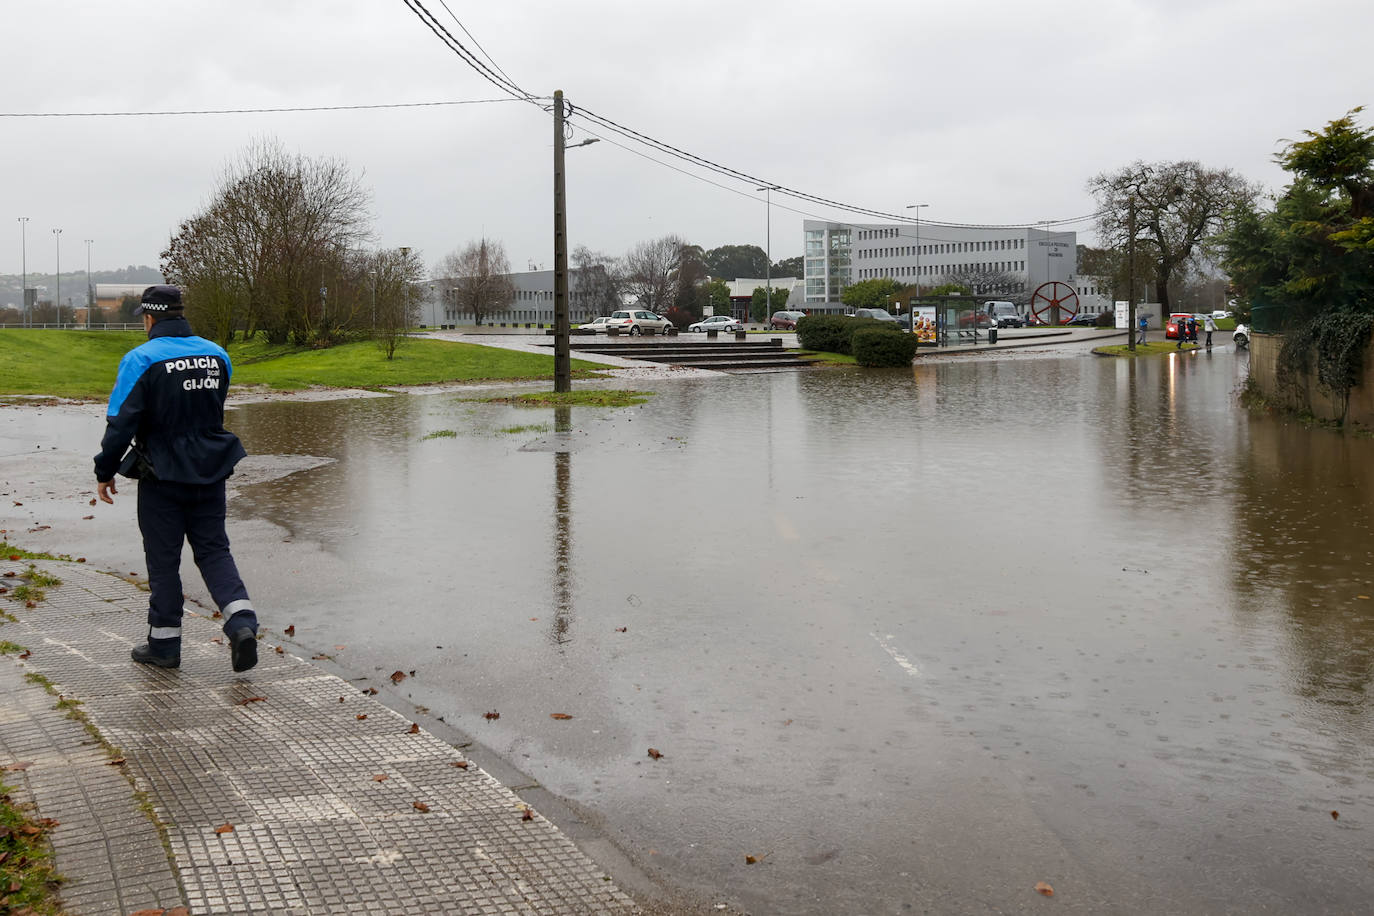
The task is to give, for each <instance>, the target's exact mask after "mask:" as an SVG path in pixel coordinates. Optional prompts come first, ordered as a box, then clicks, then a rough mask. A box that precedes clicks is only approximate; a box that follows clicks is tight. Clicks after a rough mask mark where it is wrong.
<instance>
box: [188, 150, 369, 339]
mask: <svg viewBox="0 0 1374 916" xmlns="http://www.w3.org/2000/svg"><path fill="white" fill-rule="evenodd" d="M370 197H371V195H370V193H369V192H368V191H367V189H366V188H365V187H364V186H363V185H362V183H361V181H360V179H359V178H358V177H357V176H355V175H353V174H352V173H351V172H350V171H349V170H348V167H347V166H346V165H345V164H344V163H343V162H342V160H336V159H308V158H306V157H304V156H301V155H290V154H288V153H287V152H286V151H285V150H284V149H283V148H282V146H281V144H280V143H278V142H276V141H273V140H257V141H254V142H253V143H251V144H249V146H248V147H247V148H246V149H245V150H244V152H243V153H242V154H241V155H240V158H239V160H238V161H237V162H231V163H230V164H229V165H227V166H226V167H225V170H224V173H223V175H222V176H221V178H220V180H219V183H218V186H217V188H216V191H215V195H214V198H213V199H212V200H211V202H210V204H209V205H207V206H206V208H205V209H204V210H203V211H202V212H201V213H198V214H196V215H195V216H193V217H192V218H191V219H189V220H186V221H185V222H183V223H182V224H181V227H180V228H179V230H178V232H177V234H176V235H174V236H173V237H172V239H171V241H170V242H169V244H168V247H167V250H166V251H164V252H163V253H162V272H163V274H164V275H165V276H166V277H167V279H168V281H169V282H172V283H178V284H181V285H183V286H186V287H187V288H188V291H189V296H190V298H197V296H203V298H204V299H205V301H206V302H207V303H208V302H211V301H215V302H219V303H220V305H221V307H228V306H226V305H225V304H226V303H232V308H233V310H234V319H233V320H234V321H235V322H239V323H242V324H243V325H244V326H245V327H246V329H247V330H249V331H250V332H252V331H253V330H255V329H257V328H259V327H261V328H262V329H263V330H264V331H265V332H266V333H267V335H268V337H269V339H272V340H277V341H285V340H287V339H288V338H290V339H293V340H295V341H296V342H297V343H300V344H304V343H309V342H316V341H326V342H327V341H329V340H330V339H331V337H332V336H333V334H334V333H335V332H336V331H337V330H339V329H340V328H342V327H343V322H341V321H339V320H336V319H337V318H339V317H341V315H342V314H343V313H341V312H338V311H336V312H334V313H331V312H330V310H329V308H328V297H327V294H324V293H322V292H321V290H323V289H326V288H327V287H328V286H329V283H330V280H332V279H334V278H335V276H336V275H337V274H338V273H339V270H338V268H339V267H340V265H342V264H343V263H344V262H345V261H346V260H347V252H348V251H349V250H351V249H353V248H355V247H357V246H358V245H360V244H361V243H362V242H363V241H365V240H366V239H367V238H368V237H369V228H368V220H369V215H368V206H369V203H370ZM331 267H332V268H333V271H332V272H331ZM212 288H214V290H213V292H212ZM230 289H232V292H231V291H230ZM340 292H342V291H340ZM217 323H218V322H217Z"/></svg>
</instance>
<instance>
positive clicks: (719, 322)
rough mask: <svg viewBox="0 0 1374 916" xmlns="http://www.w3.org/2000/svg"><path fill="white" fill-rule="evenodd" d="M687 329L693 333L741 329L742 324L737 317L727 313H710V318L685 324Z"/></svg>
mask: <svg viewBox="0 0 1374 916" xmlns="http://www.w3.org/2000/svg"><path fill="white" fill-rule="evenodd" d="M687 330H688V331H690V332H691V333H693V334H701V333H705V332H706V331H743V330H744V325H743V324H741V323H740V321H739V319H738V318H731V317H730V316H729V315H712V316H711V317H710V318H704V319H702V320H701V321H698V322H696V323H695V324H689V325H687Z"/></svg>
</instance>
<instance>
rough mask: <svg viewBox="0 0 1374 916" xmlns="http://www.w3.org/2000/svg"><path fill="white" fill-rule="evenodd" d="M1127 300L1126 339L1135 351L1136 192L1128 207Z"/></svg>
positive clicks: (1132, 350) (1132, 194)
mask: <svg viewBox="0 0 1374 916" xmlns="http://www.w3.org/2000/svg"><path fill="white" fill-rule="evenodd" d="M1126 285H1127V287H1128V288H1127V290H1126V301H1127V303H1129V305H1128V307H1127V311H1126V314H1127V315H1128V316H1129V318H1128V319H1127V324H1126V340H1127V342H1128V346H1129V347H1130V350H1131V352H1132V353H1134V352H1135V338H1136V333H1137V332H1136V327H1135V322H1136V318H1135V192H1134V191H1132V192H1131V199H1130V202H1129V203H1128V204H1127V207H1126Z"/></svg>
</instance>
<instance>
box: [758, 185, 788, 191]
mask: <svg viewBox="0 0 1374 916" xmlns="http://www.w3.org/2000/svg"><path fill="white" fill-rule="evenodd" d="M754 190H755V191H781V190H782V185H779V184H766V185H762V186H761V187H757V188H755V189H754Z"/></svg>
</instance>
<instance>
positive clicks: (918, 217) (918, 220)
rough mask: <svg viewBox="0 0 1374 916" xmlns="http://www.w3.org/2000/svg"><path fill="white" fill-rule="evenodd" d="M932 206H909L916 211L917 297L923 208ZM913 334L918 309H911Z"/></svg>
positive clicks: (907, 206)
mask: <svg viewBox="0 0 1374 916" xmlns="http://www.w3.org/2000/svg"><path fill="white" fill-rule="evenodd" d="M929 206H930V204H907V205H906V208H907V209H908V210H915V211H916V296H917V298H920V295H921V208H922V207H929ZM911 333H913V334H915V333H916V307H915V306H914V305H913V306H912V307H911Z"/></svg>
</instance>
